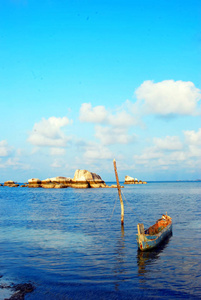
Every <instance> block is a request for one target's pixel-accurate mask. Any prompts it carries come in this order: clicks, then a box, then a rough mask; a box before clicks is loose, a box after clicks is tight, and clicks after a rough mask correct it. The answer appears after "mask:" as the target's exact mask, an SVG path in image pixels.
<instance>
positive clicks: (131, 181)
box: [124, 175, 147, 184]
mask: <svg viewBox="0 0 201 300" xmlns="http://www.w3.org/2000/svg"><path fill="white" fill-rule="evenodd" d="M124 184H147V182H146V181H142V180H139V181H138V179H137V178H133V177H130V176H128V175H126V176H125V182H124Z"/></svg>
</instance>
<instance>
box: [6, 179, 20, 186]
mask: <svg viewBox="0 0 201 300" xmlns="http://www.w3.org/2000/svg"><path fill="white" fill-rule="evenodd" d="M4 186H9V187H18V186H19V184H18V183H15V182H14V181H13V180H8V181H5V182H4Z"/></svg>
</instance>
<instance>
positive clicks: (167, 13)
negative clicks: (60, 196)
mask: <svg viewBox="0 0 201 300" xmlns="http://www.w3.org/2000/svg"><path fill="white" fill-rule="evenodd" d="M200 28H201V4H200V1H199V0H197V1H195V0H191V1H190V0H186V1H185V0H183V1H180V0H178V1H175V0H174V1H172V0H169V1H163V0H162V1H158V0H157V1H151V0H149V1H148V0H141V1H135V0H133V1H127V0H125V1H122V0H121V1H96V0H93V1H87V0H86V1H85V0H82V1H78V0H77V1H72V0H71V1H67V0H66V1H64V0H57V1H56V0H44V1H38V0H1V2H0V101H1V102H0V103H1V106H0V120H1V133H0V182H4V181H6V180H10V179H11V180H16V181H19V182H21V181H27V180H28V179H29V178H33V177H37V178H40V179H45V178H48V177H53V176H66V177H73V176H74V172H75V170H76V169H87V170H89V171H92V172H95V173H97V174H99V175H100V176H101V177H102V178H103V179H104V180H105V181H108V180H114V179H115V177H114V172H113V165H112V161H113V158H116V161H117V166H118V170H119V177H120V180H124V176H125V175H129V176H131V177H137V178H138V179H142V180H178V179H197V178H201V105H200V103H201V75H200V74H201V72H200V70H201V55H200V50H201V31H200Z"/></svg>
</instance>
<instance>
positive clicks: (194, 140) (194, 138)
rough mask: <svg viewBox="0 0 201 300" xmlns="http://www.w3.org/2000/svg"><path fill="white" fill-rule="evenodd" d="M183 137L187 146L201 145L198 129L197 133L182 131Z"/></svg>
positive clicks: (200, 132)
mask: <svg viewBox="0 0 201 300" xmlns="http://www.w3.org/2000/svg"><path fill="white" fill-rule="evenodd" d="M184 135H185V137H186V141H187V143H188V144H191V145H201V128H199V130H198V132H195V131H194V130H186V131H184Z"/></svg>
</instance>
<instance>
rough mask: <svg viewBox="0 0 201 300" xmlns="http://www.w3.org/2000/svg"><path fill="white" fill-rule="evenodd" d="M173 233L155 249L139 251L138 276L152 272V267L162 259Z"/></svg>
mask: <svg viewBox="0 0 201 300" xmlns="http://www.w3.org/2000/svg"><path fill="white" fill-rule="evenodd" d="M171 236H172V233H171V234H170V235H169V236H168V237H167V238H166V239H165V240H164V241H163V242H162V243H161V244H160V245H159V246H158V247H157V248H155V249H152V250H150V251H140V250H139V249H138V251H137V263H138V274H139V276H142V277H143V276H144V275H145V273H147V272H150V265H152V264H153V263H154V262H155V261H156V260H157V259H159V258H160V255H161V253H162V252H163V251H164V250H165V248H166V247H167V245H168V243H169V240H170V239H171Z"/></svg>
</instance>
